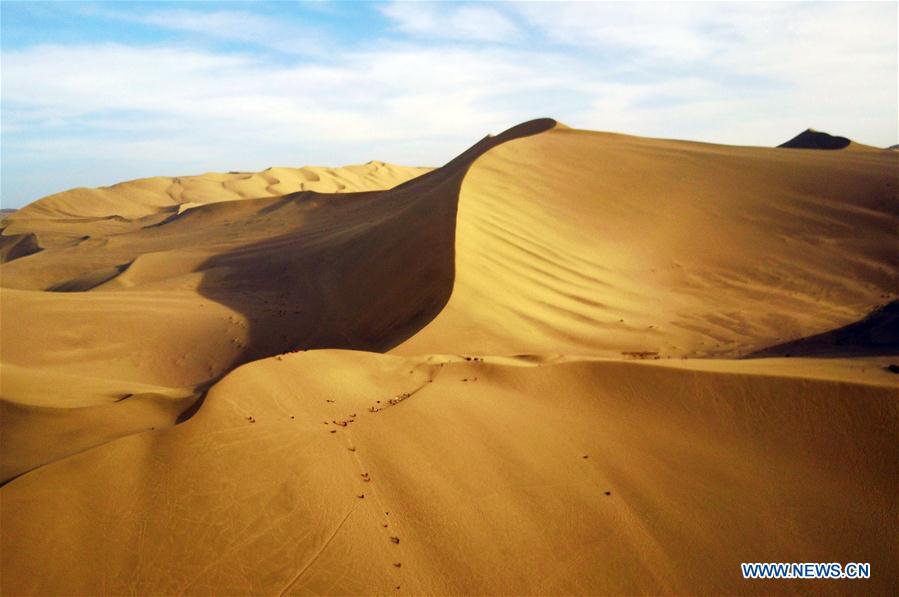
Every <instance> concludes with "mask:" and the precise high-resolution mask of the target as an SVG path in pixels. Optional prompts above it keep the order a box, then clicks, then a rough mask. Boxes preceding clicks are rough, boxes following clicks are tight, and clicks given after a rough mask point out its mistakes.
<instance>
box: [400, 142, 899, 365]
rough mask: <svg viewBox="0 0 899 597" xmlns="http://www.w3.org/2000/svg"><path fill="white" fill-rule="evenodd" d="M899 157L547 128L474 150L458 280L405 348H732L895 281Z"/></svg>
mask: <svg viewBox="0 0 899 597" xmlns="http://www.w3.org/2000/svg"><path fill="white" fill-rule="evenodd" d="M897 158H899V156H897V155H895V154H894V153H891V152H886V151H880V152H852V153H843V152H800V151H797V152H792V151H789V152H788V151H782V150H779V149H765V148H745V147H729V146H720V145H710V144H701V143H691V142H683V141H663V140H657V139H644V138H639V137H628V136H623V135H615V134H608V133H595V132H589V131H580V130H573V129H565V128H554V129H553V130H551V131H548V132H546V133H543V134H540V135H535V136H533V137H528V138H523V139H518V140H515V141H512V142H510V143H506V144H504V145H502V146H500V147H497V148H496V149H494V150H492V151H490V152H489V153H487V154H485V155H483V156H482V157H481V158H479V159H478V160H477V161H476V162H475V163H474V165H473V166H472V168H471V169H470V171H469V173H468V175H467V176H466V178H465V182H464V184H463V185H462V191H461V195H460V201H459V215H458V225H457V233H456V271H457V275H456V283H455V286H454V288H453V294H452V297H451V298H450V300H449V303H448V304H447V306H446V308H445V309H444V310H443V311H442V312H441V313H440V315H439V316H438V317H437V318H436V319H435V320H434V321H433V322H431V323H430V324H429V325H428V326H427V327H426V328H425V329H424V330H422V331H421V332H419V333H418V334H416V335H415V336H414V337H412V338H411V339H410V340H409V341H407V342H406V343H405V344H403V345H402V346H400V347H399V348H398V349H397V352H399V353H402V354H420V353H430V352H435V353H452V352H455V353H459V352H468V353H471V354H516V353H540V352H546V351H550V352H556V353H562V354H601V355H607V356H620V354H621V352H625V351H627V352H635V351H648V352H658V353H659V354H660V355H661V356H662V357H663V358H664V357H666V356H673V357H679V356H706V357H707V356H716V357H721V356H725V357H733V356H738V355H742V354H746V353H748V352H751V351H753V350H757V349H760V348H763V347H765V346H770V345H772V344H776V343H779V342H783V341H786V340H788V339H793V338H798V337H802V336H806V335H809V334H813V333H819V332H822V331H825V330H828V329H833V328H835V327H838V326H841V325H845V324H846V323H849V322H851V321H855V320H857V319H859V318H860V317H861V316H863V315H864V314H865V313H867V312H868V311H870V310H871V309H872V308H873V307H874V306H875V305H878V304H882V303H883V302H884V299H890V298H895V297H896V296H897V294H896V293H897V291H899V277H897V271H899V269H897V260H899V258H897V255H899V239H897V236H896V230H897V225H899V200H897V172H899V159H897Z"/></svg>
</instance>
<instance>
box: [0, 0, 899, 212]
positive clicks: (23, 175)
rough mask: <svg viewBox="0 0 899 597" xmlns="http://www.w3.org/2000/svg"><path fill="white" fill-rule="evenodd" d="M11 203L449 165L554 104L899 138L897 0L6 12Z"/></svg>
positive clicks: (677, 126)
mask: <svg viewBox="0 0 899 597" xmlns="http://www.w3.org/2000/svg"><path fill="white" fill-rule="evenodd" d="M0 27H2V37H0V73H2V74H0V83H2V84H0V125H2V144H0V145H2V147H0V149H2V153H0V160H2V162H0V164H2V195H0V205H2V207H4V208H15V207H20V206H22V205H24V204H26V203H28V202H30V201H32V200H34V199H37V198H40V197H42V196H45V195H48V194H51V193H55V192H59V191H63V190H66V189H69V188H73V187H77V186H102V185H109V184H113V183H116V182H120V181H123V180H129V179H133V178H139V177H144V176H156V175H165V176H175V175H187V174H198V173H202V172H207V171H228V170H240V171H258V170H262V169H264V168H267V167H269V166H302V165H331V166H339V165H344V164H352V163H363V162H367V161H369V160H372V159H377V160H384V161H389V162H395V163H400V164H407V165H431V166H438V165H441V164H443V163H445V162H447V161H449V160H450V159H452V158H453V157H454V156H455V155H457V154H458V153H461V152H462V151H463V150H464V149H465V148H467V147H468V146H470V145H471V144H473V143H474V142H476V141H477V140H478V139H480V138H481V137H483V136H484V135H485V134H487V133H499V132H501V131H503V130H505V129H506V128H509V127H510V126H513V125H515V124H517V123H519V122H522V121H525V120H529V119H531V118H537V117H543V116H549V117H552V118H556V119H557V120H559V121H561V122H564V123H565V124H567V125H569V126H572V127H575V128H583V129H592V130H601V131H614V132H620V133H628V134H634V135H645V136H652V137H663V138H677V139H691V140H698V141H707V142H714V143H727V144H735V145H764V146H773V145H777V144H779V143H782V142H783V141H786V140H787V139H789V138H790V137H792V136H794V135H795V134H797V133H799V132H800V131H802V130H804V129H806V128H809V127H811V128H814V129H817V130H823V131H827V132H830V133H832V134H839V135H844V136H847V137H850V138H852V139H854V140H856V141H859V142H862V143H867V144H871V145H876V146H881V147H885V146H888V145H892V144H895V143H899V130H897V127H899V124H897V86H899V83H897V71H899V65H897V3H895V2H879V3H864V2H849V3H839V2H826V3H812V2H803V3H786V2H778V3H761V2H753V3H737V2H723V3H685V4H676V3H586V2H577V3H567V2H551V3H542V2H527V3H514V2H504V3H477V2H466V3H451V2H441V3H405V2H403V3H400V2H382V3H365V2H275V3H264V2H254V3H241V2H205V3H189V2H176V3H156V2H137V3H128V2H108V3H77V2H62V3H43V2H22V3H17V2H6V1H3V2H2V4H0Z"/></svg>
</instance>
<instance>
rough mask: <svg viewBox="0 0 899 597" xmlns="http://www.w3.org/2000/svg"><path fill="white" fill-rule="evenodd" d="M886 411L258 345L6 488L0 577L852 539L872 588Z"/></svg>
mask: <svg viewBox="0 0 899 597" xmlns="http://www.w3.org/2000/svg"><path fill="white" fill-rule="evenodd" d="M662 388H664V392H663V393H660V389H662ZM407 394H408V395H409V396H408V397H406V395H407ZM785 397H789V398H791V399H785ZM391 400H394V401H395V403H394V404H391ZM372 411H375V412H372ZM897 414H899V412H897V402H896V394H895V391H894V389H891V388H886V387H877V386H870V385H858V384H847V383H841V382H823V381H811V380H802V379H799V380H796V379H787V378H779V377H774V376H765V375H755V376H744V375H741V374H737V373H699V372H692V371H678V370H673V369H669V368H665V367H653V366H651V365H648V364H640V363H616V362H584V361H581V362H569V363H564V364H554V365H543V366H532V364H530V363H527V362H522V363H521V364H520V365H519V366H510V365H501V364H493V363H491V362H490V361H489V359H488V360H487V361H486V362H483V363H482V362H480V361H476V362H475V361H472V362H468V361H464V360H463V359H460V358H458V357H457V358H449V359H439V358H433V357H408V358H398V357H388V356H379V355H374V354H370V353H360V352H334V351H314V352H308V353H300V354H296V355H289V356H286V357H284V358H281V359H274V358H273V359H267V360H264V361H258V362H255V363H252V364H250V365H246V366H244V367H242V368H241V369H239V370H238V371H236V372H235V373H233V374H232V375H230V376H228V377H227V378H226V379H224V380H223V381H222V382H220V383H219V384H217V385H216V386H215V387H214V388H213V389H212V391H211V392H210V394H209V396H208V398H207V400H206V402H205V403H204V406H203V407H202V408H201V409H200V410H199V411H198V413H197V414H196V415H195V416H194V417H193V418H192V419H191V420H189V421H188V422H186V423H184V424H182V425H179V426H177V427H175V428H173V429H169V430H167V431H157V432H147V433H142V434H138V435H133V436H130V437H128V438H125V439H123V440H119V441H116V442H112V443H109V444H106V445H104V446H102V447H100V448H96V449H94V450H91V451H90V452H86V453H83V454H80V455H78V456H74V457H72V458H68V459H65V460H62V461H59V462H57V463H55V464H52V465H48V466H45V467H43V468H41V469H39V470H37V471H34V472H33V473H30V474H28V475H25V476H23V477H20V478H19V479H17V480H16V481H14V482H13V483H10V484H8V485H7V486H6V487H4V489H3V506H4V507H3V513H2V516H3V520H2V522H3V529H4V542H5V544H4V549H3V555H2V557H3V569H4V585H5V587H6V590H7V591H9V592H10V593H47V592H55V591H57V590H58V589H59V588H60V587H65V588H66V592H68V593H75V594H80V593H91V592H94V591H96V590H97V589H98V588H102V590H103V591H104V592H108V593H112V594H122V593H139V594H175V593H188V594H210V593H220V592H228V593H232V594H278V593H285V592H286V593H291V594H322V593H327V594H358V593H391V594H406V593H410V594H483V593H491V594H495V593H507V594H525V593H529V594H571V593H590V594H597V593H616V594H620V593H635V592H644V593H653V594H658V593H671V592H678V593H725V592H726V593H733V592H752V593H769V592H772V591H777V592H783V591H791V592H792V591H801V590H804V589H806V588H807V585H802V584H801V583H799V582H796V583H785V582H783V581H777V582H775V581H771V582H769V583H764V582H756V583H749V582H746V583H743V584H741V583H740V582H739V581H738V580H737V578H738V574H739V568H738V565H739V562H740V561H746V560H748V561H756V560H760V561H766V560H768V559H774V560H776V561H780V560H784V561H805V560H811V561H831V560H835V561H856V560H858V561H869V562H871V566H872V570H874V571H875V572H874V575H875V576H874V578H872V579H871V580H870V581H868V582H867V583H866V586H865V589H866V590H867V591H872V592H875V593H888V592H891V589H894V588H895V584H894V583H895V579H896V578H897V572H899V570H897V564H896V558H895V557H893V556H895V537H894V533H893V532H892V526H893V525H892V521H893V520H894V518H895V514H896V502H895V479H896V474H897V472H899V471H897V470H896V462H895V459H893V458H884V456H885V455H886V454H888V453H890V452H892V451H893V448H894V447H895V437H896V435H895V434H896V432H897V428H896V420H897ZM113 486H114V487H115V490H114V491H111V488H112V487H113ZM47 487H53V488H56V490H55V491H54V492H47V491H44V490H42V488H47ZM361 496H364V497H361ZM49 529H52V531H48V530H49ZM98 537H102V541H98V540H97V539H98ZM392 537H395V538H397V539H399V542H398V543H393V542H392V541H391V538H392ZM51 554H52V555H51ZM51 557H52V564H51V561H50V560H49V558H51ZM395 564H401V566H400V567H396V566H395ZM396 587H399V589H396ZM845 590H846V589H845V586H844V585H842V584H838V583H823V584H821V585H816V586H815V591H816V592H820V591H824V592H834V593H842V592H844V591H845Z"/></svg>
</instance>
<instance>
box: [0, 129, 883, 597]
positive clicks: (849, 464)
mask: <svg viewBox="0 0 899 597" xmlns="http://www.w3.org/2000/svg"><path fill="white" fill-rule="evenodd" d="M800 136H801V135H800ZM816 138H817V137H816ZM809 147H810V146H809ZM897 166H899V154H896V153H895V152H890V151H886V150H875V149H873V148H866V147H864V146H857V144H850V145H849V146H847V147H845V148H844V149H837V150H831V151H821V150H817V149H811V148H808V147H806V148H799V149H795V148H794V149H788V148H770V149H766V148H749V147H730V146H721V145H710V144H702V143H692V142H685V141H669V140H657V139H648V138H639V137H630V136H625V135H615V134H609V133H595V132H590V131H581V130H574V129H569V128H567V127H564V126H562V125H559V124H557V123H555V122H554V121H552V120H549V119H542V120H536V121H531V122H528V123H525V124H523V125H519V126H518V127H515V128H513V129H510V130H509V131H506V132H505V133H503V134H502V135H498V136H488V137H486V138H484V139H483V140H482V141H480V142H478V143H477V144H475V145H474V146H472V147H471V148H470V149H469V150H467V151H466V152H464V153H462V154H461V155H460V156H459V157H458V158H456V159H455V160H453V161H451V162H450V163H448V164H447V165H445V166H444V167H442V168H438V169H435V170H429V169H415V168H403V167H398V166H391V165H387V164H383V163H379V162H372V163H370V164H366V165H364V166H354V167H347V168H345V169H326V168H303V169H270V170H268V171H265V172H262V173H257V174H250V173H240V174H235V173H231V174H222V175H218V174H215V175H213V174H210V175H203V176H200V177H181V178H174V179H167V178H154V179H144V180H139V181H132V182H130V183H122V184H120V185H115V186H113V187H109V188H106V189H97V190H87V189H80V190H74V191H69V192H66V193H61V194H58V195H53V196H51V197H47V198H45V199H42V200H40V201H37V202H35V203H34V204H32V205H31V206H28V207H26V208H23V209H21V210H18V211H17V212H15V213H14V214H11V215H9V216H7V217H6V218H5V219H4V220H3V222H2V224H0V225H2V226H3V230H2V235H3V236H2V238H3V239H4V241H3V243H2V244H0V247H2V248H3V253H2V254H3V256H4V257H3V258H4V261H5V263H3V265H2V269H0V286H2V288H0V308H2V313H0V315H2V324H3V325H2V330H0V342H2V344H0V346H2V354H0V367H2V368H0V375H2V388H0V392H2V400H0V412H2V435H0V447H2V455H3V458H2V463H0V465H2V466H0V474H2V479H3V481H5V482H6V484H5V485H4V486H3V487H2V488H0V506H2V508H0V517H2V518H0V529H2V530H0V540H2V544H0V558H2V569H0V572H2V575H0V579H2V580H0V582H2V585H0V587H2V591H3V593H4V594H62V593H65V594H97V593H109V594H125V593H129V594H131V593H138V594H175V593H179V594H210V593H216V594H222V593H224V594H275V593H297V594H321V593H335V594H359V593H390V594H401V593H418V594H422V593H429V594H434V593H439V594H465V593H467V594H487V593H489V594H500V593H502V594H526V593H527V594H560V593H594V594H595V593H638V592H642V593H671V592H679V593H771V592H797V591H803V590H810V591H814V592H821V591H825V592H826V591H831V592H835V593H845V592H847V591H849V592H853V591H855V592H857V591H858V590H859V589H858V588H857V587H859V586H861V585H853V584H848V583H850V582H851V581H844V582H830V583H816V584H813V585H810V584H808V582H807V581H806V582H805V583H804V584H803V583H798V582H797V583H790V582H786V581H770V582H763V581H743V580H742V579H741V576H740V569H739V564H740V562H741V561H799V562H803V561H825V562H830V561H840V562H848V561H860V562H871V564H872V578H871V579H870V580H868V581H865V584H864V586H863V587H862V589H861V590H863V591H868V590H873V591H874V592H881V593H895V592H896V591H897V588H899V587H897V585H896V582H897V581H896V579H897V578H899V570H897V561H899V558H897V555H899V554H897V545H896V542H895V538H894V533H892V532H891V529H892V526H894V524H893V523H894V522H895V520H896V516H897V515H899V506H897V498H896V496H897V485H896V478H897V476H899V471H897V470H896V460H895V458H894V453H895V449H896V442H897V433H899V422H897V421H899V417H897V414H899V412H897V411H899V404H897V387H899V383H897V379H899V376H896V375H894V374H893V373H890V372H889V371H888V370H887V369H886V367H885V366H886V365H887V364H889V363H891V362H895V361H896V358H895V357H896V356H897V355H896V342H895V340H896V338H895V337H894V335H895V334H896V331H895V316H894V314H893V311H895V309H894V307H895V304H893V305H891V306H889V307H886V308H883V309H880V310H879V311H877V309H878V307H880V306H882V305H884V304H886V303H889V302H890V301H894V300H896V299H897V297H899V295H897V292H899V278H897V271H899V267H897V265H899V264H897V255H899V241H897V225H899V200H897V172H899V169H897ZM872 311H873V312H874V315H871V316H868V314H869V313H871V312H872ZM866 316H868V317H867V318H866ZM890 317H892V319H890ZM872 318H873V319H872ZM856 322H857V323H856ZM846 330H849V331H848V332H847V331H846ZM847 334H848V336H847ZM850 336H851V341H846V340H845V338H848V337H850ZM835 338H836V339H839V342H837V341H836V340H835ZM790 342H798V344H789V345H788V344H787V343H790ZM847 342H848V343H847ZM784 346H792V347H793V348H792V349H791V350H793V351H794V352H793V354H794V355H796V354H806V355H818V354H827V355H828V356H829V357H833V358H827V359H822V358H799V359H797V358H789V359H784V358H779V359H770V358H763V359H748V360H746V359H744V360H734V359H737V358H738V357H744V356H747V355H782V354H783V353H784V352H788V350H784V349H783V347H784ZM847 347H848V348H847ZM859 347H861V348H859ZM333 349H352V350H333ZM377 353H393V354H391V355H385V354H377ZM836 357H839V358H836ZM633 359H639V360H641V361H642V362H624V361H627V360H633ZM361 496H364V497H361ZM395 540H398V542H397V541H395Z"/></svg>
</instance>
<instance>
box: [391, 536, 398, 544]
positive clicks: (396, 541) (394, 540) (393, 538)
mask: <svg viewBox="0 0 899 597" xmlns="http://www.w3.org/2000/svg"><path fill="white" fill-rule="evenodd" d="M390 542H391V543H399V542H400V538H399V537H391V538H390Z"/></svg>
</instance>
